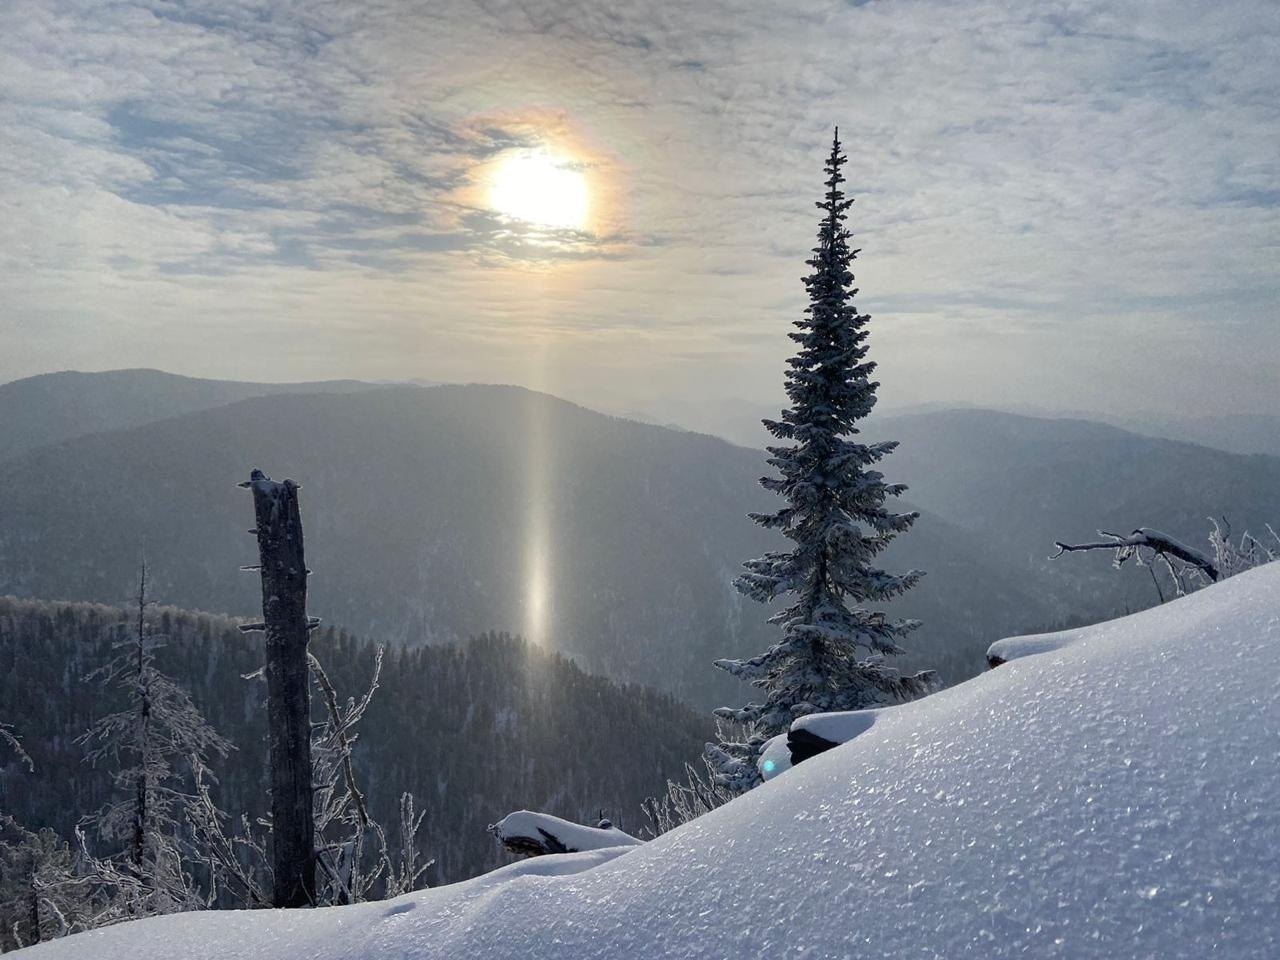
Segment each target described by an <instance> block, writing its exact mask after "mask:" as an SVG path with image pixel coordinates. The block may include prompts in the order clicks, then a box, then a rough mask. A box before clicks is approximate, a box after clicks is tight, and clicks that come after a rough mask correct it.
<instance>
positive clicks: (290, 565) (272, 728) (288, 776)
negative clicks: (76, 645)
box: [240, 470, 318, 907]
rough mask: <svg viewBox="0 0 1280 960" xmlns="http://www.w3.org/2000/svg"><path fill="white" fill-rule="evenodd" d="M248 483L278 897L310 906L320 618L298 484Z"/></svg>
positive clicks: (284, 903)
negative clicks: (315, 654) (310, 644)
mask: <svg viewBox="0 0 1280 960" xmlns="http://www.w3.org/2000/svg"><path fill="white" fill-rule="evenodd" d="M240 486H242V487H245V488H247V489H248V490H249V491H250V492H252V493H253V509H254V514H255V516H256V518H257V526H256V528H255V529H254V530H253V531H251V532H253V533H255V534H256V535H257V537H258V556H259V561H260V562H259V564H258V566H257V570H258V572H259V573H260V574H261V577H262V622H261V623H249V624H245V625H244V626H242V627H241V628H240V629H241V630H244V631H245V632H249V631H253V630H260V631H262V632H264V633H265V634H266V640H267V644H266V646H267V655H266V676H267V723H268V727H269V730H268V738H267V743H268V747H269V750H270V757H271V865H272V874H273V881H272V905H273V906H276V907H306V906H311V905H312V904H314V903H315V899H316V855H315V819H314V814H313V810H312V781H311V776H312V770H311V690H310V686H309V683H310V674H309V663H308V654H307V640H308V634H309V632H310V630H311V628H312V627H313V626H314V624H315V623H317V622H318V621H313V620H312V619H311V618H308V617H307V572H308V571H307V564H306V561H305V558H304V556H303V548H302V518H301V515H300V514H299V512H298V484H296V483H294V482H293V481H292V480H285V481H283V482H279V483H277V482H276V481H274V480H272V479H271V478H270V477H268V476H267V475H266V474H264V473H263V472H262V471H261V470H254V471H253V472H252V473H251V474H250V475H249V479H248V480H247V481H245V482H244V483H241V484H240Z"/></svg>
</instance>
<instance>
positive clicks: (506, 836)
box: [489, 810, 643, 857]
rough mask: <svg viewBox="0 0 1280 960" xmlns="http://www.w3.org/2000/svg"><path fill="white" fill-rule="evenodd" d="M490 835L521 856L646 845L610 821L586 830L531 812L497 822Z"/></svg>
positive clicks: (570, 822) (547, 815) (565, 821)
mask: <svg viewBox="0 0 1280 960" xmlns="http://www.w3.org/2000/svg"><path fill="white" fill-rule="evenodd" d="M489 832H490V833H491V834H493V835H494V836H495V837H496V838H497V840H498V842H499V843H501V844H502V845H503V846H504V847H506V848H507V849H508V850H509V851H511V852H512V853H514V854H516V855H517V856H521V857H541V856H545V855H546V854H549V853H581V852H583V851H585V850H606V849H608V848H610V847H631V846H638V845H639V844H641V843H643V841H642V840H639V839H637V838H636V837H633V836H631V834H629V833H623V832H622V831H621V830H619V829H618V828H617V827H615V826H614V825H613V824H612V823H610V822H609V821H608V820H601V821H600V824H599V826H595V827H587V826H583V825H582V824H580V823H573V822H572V821H570V820H561V819H560V818H559V817H553V816H551V814H549V813H534V812H533V811H531V810H517V811H516V812H515V813H509V814H507V815H506V816H505V817H503V818H502V819H501V820H499V821H498V822H497V823H494V824H490V826H489Z"/></svg>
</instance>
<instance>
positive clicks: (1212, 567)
mask: <svg viewBox="0 0 1280 960" xmlns="http://www.w3.org/2000/svg"><path fill="white" fill-rule="evenodd" d="M1098 535H1099V536H1101V537H1106V538H1107V539H1106V540H1102V541H1097V542H1094V543H1076V544H1071V543H1063V542H1062V541H1061V540H1055V541H1054V543H1053V545H1054V546H1055V547H1057V548H1058V552H1057V553H1055V554H1054V555H1053V556H1054V557H1060V556H1062V555H1063V554H1064V553H1072V552H1075V551H1077V550H1114V551H1115V552H1116V556H1115V561H1114V563H1115V565H1116V566H1117V567H1119V566H1120V565H1121V564H1122V563H1124V562H1125V561H1126V560H1128V559H1129V558H1130V557H1133V556H1135V555H1137V551H1138V549H1139V548H1140V547H1148V548H1150V549H1151V550H1152V551H1154V552H1155V553H1156V554H1157V555H1159V556H1161V557H1173V558H1175V559H1177V560H1180V561H1182V562H1183V563H1185V564H1189V565H1190V566H1193V567H1197V568H1198V569H1199V570H1200V571H1201V572H1202V573H1204V575H1205V576H1206V577H1208V578H1209V579H1210V580H1211V581H1214V582H1216V581H1218V580H1219V579H1221V574H1220V572H1219V570H1218V565H1217V564H1216V563H1214V562H1213V560H1212V559H1210V557H1209V555H1208V554H1206V553H1202V552H1201V551H1199V550H1196V549H1195V548H1193V547H1189V546H1187V545H1186V544H1185V543H1183V542H1182V541H1180V540H1177V539H1175V538H1174V537H1171V536H1169V535H1168V534H1167V533H1161V532H1160V531H1159V530H1154V529H1152V528H1151V527H1139V528H1138V529H1136V530H1134V531H1133V533H1131V534H1128V535H1127V536H1123V535H1121V534H1118V533H1108V532H1107V531H1106V530H1099V531H1098ZM1139 559H1141V558H1139Z"/></svg>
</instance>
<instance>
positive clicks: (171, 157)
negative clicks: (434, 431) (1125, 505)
mask: <svg viewBox="0 0 1280 960" xmlns="http://www.w3.org/2000/svg"><path fill="white" fill-rule="evenodd" d="M1278 37H1280V12H1278V8H1277V7H1276V5H1275V4H1274V3H1272V2H1270V0H1252V2H1227V3H1222V4H1217V5H1215V6H1214V7H1213V9H1212V10H1208V9H1206V8H1205V6H1204V4H1202V3H1199V2H1196V0H1185V2H1169V3H1162V4H1159V5H1153V4H1150V3H1146V2H1142V0H1120V2H1105V3H1104V2H1085V0H1062V2H1052V3H1036V4H1027V3H1019V2H1015V0H976V2H968V3H953V2H937V0H920V2H911V0H872V2H868V3H858V4H850V3H844V2H838V3H837V2H820V3H801V4H790V3H788V4H783V3H777V2H772V3H763V2H752V0H747V2H728V0H723V2H722V0H708V2H704V3H698V4H689V3H683V2H680V3H676V2H671V3H661V2H651V3H644V4H636V3H625V2H621V0H608V2H598V3H565V2H552V0H528V2H523V3H501V2H473V3H459V2H449V0H444V2H433V3H431V4H421V3H411V2H407V0H404V2H386V0H384V2H379V0H372V2H361V3H340V2H334V0H329V2H318V0H303V2H290V3H287V4H286V3H283V2H281V3H249V2H227V0H218V2H208V3H200V2H192V3H179V2H132V3H127V2H112V3H101V2H88V0H84V2H80V3H76V2H60V3H56V4H55V3H52V2H37V3H24V2H21V0H18V2H10V3H7V4H5V5H4V6H3V8H0V87H2V88H3V89H4V90H5V94H6V95H5V98H4V99H3V101H0V138H2V140H3V144H2V146H3V152H2V155H0V203H3V210H2V213H3V216H0V263H2V265H3V271H0V297H2V298H3V302H4V304H5V309H4V311H3V313H2V314H0V334H3V336H4V338H5V342H6V344H9V345H12V349H9V350H6V351H5V356H4V357H3V358H0V375H10V376H17V375H22V374H25V373H30V372H35V371H36V370H39V369H47V368H51V367H55V366H67V365H70V364H78V365H81V366H107V365H121V364H125V363H138V362H146V363H153V364H156V365H163V366H168V367H171V368H177V369H186V370H190V371H192V372H206V373H230V372H236V373H239V374H242V375H249V376H268V375H275V376H279V375H281V369H280V367H279V365H278V362H276V363H274V364H273V363H268V362H267V361H266V360H265V359H262V360H259V361H246V360H245V351H244V349H243V345H244V342H245V337H246V336H249V335H252V336H253V337H255V338H256V342H257V343H258V344H259V345H260V346H261V347H262V354H261V355H262V356H264V357H265V356H269V355H270V352H271V351H272V350H281V351H283V350H285V349H286V348H287V349H288V356H289V358H290V359H289V361H288V363H289V364H290V366H289V367H288V371H287V372H288V374H290V375H294V376H299V377H302V376H325V375H336V374H351V375H365V376H396V375H425V376H432V377H436V378H462V379H472V378H477V379H507V380H522V379H525V380H527V379H529V372H528V362H527V361H528V357H529V355H530V350H531V349H536V351H538V352H539V357H540V359H539V370H540V371H541V373H540V377H542V378H543V379H542V382H539V383H538V384H537V385H542V386H550V387H553V388H557V387H558V388H560V389H562V390H564V391H565V392H570V393H575V394H576V395H579V396H582V397H584V398H586V399H588V400H594V401H597V402H601V403H606V402H608V403H627V402H634V401H635V400H636V399H637V398H640V397H642V396H643V395H644V394H645V393H646V391H652V390H653V389H655V388H660V389H662V390H664V391H666V392H668V393H672V394H674V395H681V396H693V395H712V396H721V397H723V396H729V395H735V394H736V395H743V396H751V397H753V398H758V399H767V398H768V396H769V395H770V391H771V390H772V389H773V384H774V383H775V381H776V379H777V378H776V372H777V368H778V366H779V362H780V359H781V357H782V356H783V355H784V354H783V351H784V350H785V340H783V338H782V333H783V330H784V325H785V323H786V321H787V320H788V319H789V318H790V317H791V316H793V315H794V312H795V311H796V310H797V309H798V307H799V305H800V302H801V288H800V285H799V284H798V283H797V276H798V274H799V272H800V270H801V265H800V262H799V261H800V259H801V258H803V257H804V256H805V254H806V252H807V249H808V247H809V245H810V243H811V232H812V225H813V211H812V208H811V207H810V206H809V203H810V201H811V200H812V199H813V198H814V197H815V195H816V192H817V189H816V188H817V182H818V171H817V167H818V164H819V162H820V157H821V154H822V152H823V150H824V148H825V145H826V142H827V139H828V137H829V135H830V126H831V124H832V123H834V122H839V123H841V124H842V126H843V132H844V135H845V137H846V142H847V145H848V148H849V152H850V155H851V162H850V165H849V167H848V171H849V174H850V179H851V182H852V186H853V189H854V192H855V194H856V195H857V196H858V198H859V200H858V204H857V205H856V207H855V220H854V222H855V227H856V231H857V233H858V239H859V242H860V243H861V244H862V245H863V246H865V248H866V252H865V254H864V258H863V260H862V268H861V271H860V273H859V280H860V282H861V285H862V286H863V288H864V289H865V291H866V295H865V298H864V305H865V306H866V307H867V308H869V309H870V310H871V311H872V313H873V314H876V315H877V317H878V321H879V322H878V323H877V326H876V333H875V336H876V338H877V339H876V350H877V354H878V355H879V356H880V358H881V360H882V367H883V370H882V372H883V374H884V378H885V380H886V383H887V384H888V388H889V392H890V396H891V397H896V398H898V399H901V400H916V399H929V398H932V397H962V398H965V399H970V400H978V401H992V400H997V399H1003V398H1009V399H1028V400H1030V399H1037V397H1036V396H1035V395H1036V394H1037V393H1039V392H1042V391H1044V390H1051V391H1053V393H1054V395H1055V396H1056V397H1058V398H1060V399H1062V400H1063V401H1064V403H1066V404H1076V403H1079V402H1080V400H1081V398H1082V397H1083V396H1084V395H1086V394H1092V395H1093V396H1094V397H1095V398H1097V399H1098V402H1108V403H1121V402H1128V403H1138V404H1139V405H1148V406H1161V405H1169V404H1173V403H1175V402H1184V401H1185V400H1186V399H1187V398H1188V397H1191V398H1193V399H1199V400H1202V401H1204V402H1206V403H1222V402H1224V401H1223V400H1222V397H1221V396H1220V389H1219V387H1220V384H1221V382H1222V381H1223V379H1224V378H1229V379H1230V380H1231V381H1232V382H1234V383H1237V384H1239V385H1240V387H1239V389H1238V390H1237V391H1236V394H1235V396H1233V397H1232V398H1230V400H1229V402H1230V403H1232V404H1235V405H1236V406H1238V407H1239V408H1242V409H1245V408H1250V407H1254V408H1256V407H1261V406H1262V405H1263V404H1264V403H1268V402H1270V401H1272V400H1274V395H1273V389H1274V388H1273V387H1269V386H1268V384H1269V383H1270V382H1273V380H1274V377H1275V376H1276V375H1277V374H1280V346H1278V345H1277V344H1278V343H1280V336H1277V333H1278V332H1280V331H1278V330H1277V322H1278V321H1277V315H1276V302H1277V288H1278V281H1280V159H1278V158H1280V151H1278V150H1277V149H1276V147H1277V144H1278V143H1280V106H1278V104H1280V75H1277V72H1276V71H1275V69H1274V64H1275V63H1276V62H1277V57H1278V56H1280V40H1278ZM547 136H549V137H551V138H553V139H557V140H560V141H563V142H566V143H572V144H573V145H574V147H575V149H576V150H577V151H578V152H579V153H581V154H582V155H583V156H585V157H587V162H588V164H589V165H590V166H591V169H592V170H593V176H595V177H596V178H597V179H598V181H599V182H600V183H602V184H606V185H607V186H608V190H607V195H606V194H602V195H601V196H600V197H598V198H597V200H598V202H600V203H601V204H602V205H604V206H605V207H606V208H607V209H606V216H604V217H603V218H602V219H601V221H600V223H599V224H598V225H597V226H596V228H595V229H594V230H593V232H592V233H590V234H589V235H575V236H563V237H559V238H556V242H555V243H552V244H547V243H543V242H536V241H538V240H539V239H540V238H530V237H529V236H527V235H526V234H525V233H524V232H522V230H521V229H520V228H518V227H513V226H512V225H510V224H504V223H502V222H500V221H498V220H496V219H495V218H494V217H493V216H492V215H491V214H490V213H489V212H487V211H486V210H484V209H483V203H482V202H480V201H479V200H478V197H477V192H476V189H475V187H476V183H475V181H476V178H477V175H478V174H477V171H478V170H481V169H483V167H484V164H485V163H486V162H487V161H489V160H491V159H492V158H493V157H494V156H496V155H498V154H499V153H501V151H503V150H506V149H509V148H511V147H513V146H520V145H524V144H528V143H532V142H536V141H537V140H538V139H540V138H542V137H547ZM541 239H544V238H541ZM193 349H194V350H196V351H198V356H199V358H200V362H199V363H198V364H197V363H196V362H194V361H193V360H191V359H190V357H191V356H192V351H193ZM1037 357H1040V358H1046V357H1051V358H1052V360H1051V361H1050V360H1047V359H1042V360H1041V361H1037V359H1036V358H1037ZM1206 359H1208V360H1211V361H1212V364H1211V365H1212V368H1213V369H1205V363H1204V361H1205V360H1206ZM255 362H256V363H257V364H258V365H257V366H255V365H254V363H255ZM353 363H355V364H356V365H357V367H358V368H353V366H352V365H353ZM895 384H896V386H895ZM1269 390H1270V391H1272V392H1271V393H1270V394H1268V391H1269ZM1039 399H1042V398H1039Z"/></svg>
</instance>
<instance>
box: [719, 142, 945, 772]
mask: <svg viewBox="0 0 1280 960" xmlns="http://www.w3.org/2000/svg"><path fill="white" fill-rule="evenodd" d="M844 163H845V157H844V155H843V154H842V153H841V149H840V137H839V131H838V130H837V131H836V135H835V137H834V139H833V142H832V146H831V155H830V156H829V157H828V159H827V163H826V174H827V179H826V186H827V192H826V195H825V197H824V199H823V200H822V201H821V202H819V203H818V204H817V206H818V208H819V209H820V210H822V211H823V215H822V222H821V225H820V226H819V228H818V245H817V246H816V247H814V249H813V258H812V259H810V260H809V261H808V265H809V266H810V267H812V268H813V270H812V273H810V275H809V276H808V277H806V278H805V281H804V283H805V287H806V288H807V290H808V294H809V306H808V307H807V308H806V309H805V316H804V318H803V319H801V320H797V321H796V323H795V326H796V328H797V331H796V332H793V333H790V334H789V336H790V337H791V339H792V340H794V341H795V342H796V343H797V344H799V350H798V351H797V353H796V355H795V356H793V357H791V358H790V360H789V361H788V369H787V373H786V391H787V396H788V398H789V400H790V406H789V407H788V409H786V410H784V411H783V413H782V416H781V417H780V418H779V419H778V420H765V421H764V425H765V427H766V429H767V430H768V431H769V433H770V434H772V435H773V436H774V437H775V438H777V439H778V440H779V441H782V443H781V444H779V445H777V446H771V447H769V448H768V450H769V453H770V458H769V461H768V462H769V464H770V465H771V466H773V467H774V468H776V469H777V471H778V474H779V475H778V476H771V477H765V478H764V479H762V480H761V481H760V482H761V484H762V485H763V486H764V487H765V489H767V490H771V491H773V492H774V493H777V494H778V495H779V496H781V497H783V498H784V499H785V500H786V505H785V506H783V507H782V508H781V509H780V510H778V511H777V512H776V513H770V514H753V515H752V519H753V520H755V521H756V522H757V523H759V524H761V525H762V526H764V527H767V528H768V529H770V530H777V531H778V532H780V533H781V534H782V535H783V536H784V537H786V538H787V539H788V540H790V541H791V549H789V550H786V551H779V552H772V553H767V554H765V555H764V556H763V557H760V558H759V559H756V560H749V561H747V562H746V563H745V564H744V567H745V568H746V572H745V573H743V574H741V575H740V576H739V577H738V578H737V580H735V582H734V585H735V586H736V587H737V589H738V591H739V592H740V593H742V594H744V595H746V596H748V597H751V598H752V599H754V600H758V601H761V602H763V603H768V602H770V601H773V600H775V599H776V598H779V597H786V598H787V600H788V602H787V605H786V607H785V608H784V609H783V610H781V611H780V612H779V613H778V614H777V615H775V616H774V617H772V618H771V622H773V623H777V624H780V625H781V627H782V637H781V639H780V640H779V641H778V643H776V644H775V645H774V646H773V647H771V648H770V649H769V650H768V651H766V652H765V653H762V654H760V655H759V656H757V657H752V658H751V659H749V660H718V661H716V666H717V667H719V668H721V669H722V670H726V671H728V672H729V673H731V674H732V675H733V676H735V677H739V678H740V679H743V680H746V681H748V682H749V683H751V684H752V685H754V686H756V687H758V688H760V689H761V690H762V691H764V697H763V702H762V703H749V704H747V705H746V706H745V707H742V708H740V709H733V708H728V707H722V708H721V709H719V710H717V711H716V716H717V717H719V718H720V719H721V720H722V721H727V724H726V725H725V726H723V728H722V731H721V735H720V743H719V744H708V746H707V754H708V759H709V761H710V763H711V765H712V768H713V769H714V770H715V774H716V781H717V783H719V784H721V785H723V786H725V787H728V788H730V789H731V790H733V791H735V792H739V793H740V792H743V791H745V790H747V789H750V788H751V787H753V786H755V785H756V784H757V783H758V782H759V781H760V774H759V772H758V771H757V769H756V763H757V760H758V757H759V753H760V750H761V748H762V747H763V745H764V743H765V741H766V740H768V739H769V738H770V737H773V736H776V735H778V734H780V733H784V732H786V730H787V728H788V727H789V726H790V725H791V722H792V721H793V720H795V719H797V718H798V717H802V716H805V715H807V714H810V713H817V712H824V711H831V710H857V709H862V708H865V707H873V706H880V705H884V704H891V703H899V702H902V701H906V700H911V699H913V698H915V697H919V696H923V695H924V694H927V693H930V692H932V691H933V690H935V689H936V688H937V686H938V681H937V676H936V674H934V673H932V672H925V673H919V674H916V675H914V676H902V675H900V674H899V673H898V671H896V670H894V669H892V668H890V667H888V666H886V665H885V663H884V661H883V658H884V656H886V655H893V654H897V653H901V652H902V650H901V648H900V647H899V646H898V640H899V639H900V638H901V637H902V636H903V635H904V634H906V633H908V632H909V631H911V630H913V629H915V628H916V627H917V626H919V624H918V622H916V621H913V620H893V619H889V618H888V617H887V616H886V615H885V613H884V612H883V611H882V610H879V609H875V608H873V607H871V606H869V604H879V603H882V602H884V601H886V600H889V599H891V598H892V597H895V596H897V595H898V594H900V593H902V592H903V591H904V590H906V589H908V588H909V587H911V586H912V585H913V584H914V583H915V582H916V581H917V580H919V578H920V577H921V576H922V574H921V573H920V571H916V570H912V571H910V572H908V573H905V574H903V575H900V576H895V575H893V574H889V573H886V572H885V571H883V570H881V569H879V568H878V567H876V566H874V560H875V557H876V555H877V554H878V553H879V552H880V551H881V550H883V549H884V548H885V547H886V546H887V545H888V544H889V541H890V540H892V539H893V537H894V536H895V535H896V534H898V533H901V532H902V531H904V530H906V529H907V528H908V527H910V526H911V524H912V522H913V521H914V520H915V519H916V515H915V514H913V513H893V512H891V511H890V510H888V509H886V507H885V500H886V498H888V497H892V496H897V495H898V494H899V493H901V492H902V491H903V490H904V489H905V487H904V486H903V485H901V484H890V483H886V482H885V481H884V478H883V476H882V475H881V474H880V472H879V471H878V470H875V469H872V468H873V466H874V465H875V464H876V463H877V462H879V461H880V460H881V459H882V458H883V457H884V456H885V455H886V454H888V453H889V452H890V451H892V450H893V449H894V447H896V446H897V444H896V443H875V444H866V443H861V442H859V441H857V440H856V439H853V437H854V436H855V435H856V434H857V433H858V428H857V427H856V426H855V425H856V424H857V423H858V422H859V421H860V420H862V419H863V418H864V417H866V416H867V414H869V413H870V412H871V408H872V407H873V406H874V405H875V400H876V395H875V391H876V388H877V387H878V386H879V384H878V383H876V382H875V381H873V380H872V379H871V374H872V373H873V371H874V370H875V364H874V363H873V362H871V361H869V360H867V359H866V356H867V321H868V320H869V319H870V317H868V316H867V315H865V314H861V313H859V312H858V310H857V308H856V307H855V306H854V303H853V297H854V295H855V294H856V293H857V290H856V289H855V288H854V286H853V273H852V272H851V270H850V266H851V264H852V261H853V259H854V257H855V256H856V255H857V253H858V251H857V250H851V249H850V248H849V237H850V234H849V231H848V230H847V229H845V225H844V223H845V217H846V215H847V211H848V209H849V207H850V205H851V204H852V203H853V201H852V199H847V198H846V197H845V195H844V191H843V190H842V189H841V184H842V183H843V182H844V176H843V175H842V174H841V172H840V168H841V166H843V165H844Z"/></svg>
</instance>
